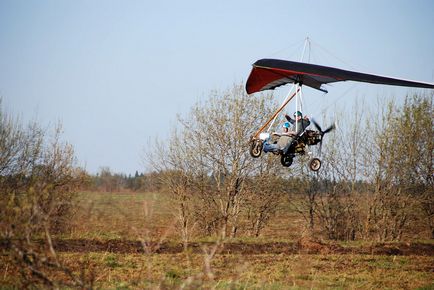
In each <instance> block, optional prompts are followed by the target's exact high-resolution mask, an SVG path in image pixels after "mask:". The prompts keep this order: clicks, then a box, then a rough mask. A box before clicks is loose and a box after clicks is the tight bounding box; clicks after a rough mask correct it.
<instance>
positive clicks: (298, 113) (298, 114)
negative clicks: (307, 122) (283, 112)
mask: <svg viewBox="0 0 434 290" xmlns="http://www.w3.org/2000/svg"><path fill="white" fill-rule="evenodd" d="M298 116H303V114H302V113H301V112H300V111H297V112H295V113H294V117H298Z"/></svg>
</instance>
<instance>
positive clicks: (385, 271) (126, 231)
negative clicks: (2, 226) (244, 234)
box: [0, 193, 434, 289]
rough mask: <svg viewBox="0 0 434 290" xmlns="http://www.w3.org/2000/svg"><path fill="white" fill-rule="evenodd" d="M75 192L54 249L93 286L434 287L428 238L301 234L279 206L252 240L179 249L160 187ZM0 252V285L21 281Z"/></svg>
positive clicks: (204, 241) (297, 218) (289, 214)
mask: <svg viewBox="0 0 434 290" xmlns="http://www.w3.org/2000/svg"><path fill="white" fill-rule="evenodd" d="M80 200H81V204H80V209H79V211H78V212H77V213H76V218H75V219H74V223H73V226H72V228H71V230H70V231H69V232H67V233H64V234H62V235H61V236H57V237H54V239H55V241H56V242H55V248H56V249H57V251H58V255H59V257H60V258H61V260H62V261H63V263H64V264H65V265H66V266H67V267H69V268H71V269H73V270H74V271H75V272H76V273H79V272H80V271H82V270H84V273H83V275H84V276H85V277H87V278H90V277H93V279H94V281H95V282H94V286H95V287H96V288H101V289H143V288H162V289H172V288H175V289H177V288H182V289H197V288H202V289H210V288H211V289H325V288H328V289H362V288H363V289H434V282H433V281H434V252H433V249H434V248H433V243H432V241H431V242H430V241H426V242H424V243H422V244H421V245H419V246H420V250H421V251H420V252H419V250H418V249H413V248H412V246H411V245H410V244H408V245H407V248H405V247H402V248H399V247H400V246H405V244H402V245H399V244H396V245H394V244H387V245H373V244H369V243H366V242H365V243H363V242H357V243H339V244H333V243H330V242H328V243H325V244H321V243H315V242H311V241H305V242H303V239H301V236H302V233H301V232H300V231H301V229H302V218H301V217H300V216H297V215H296V214H295V213H293V212H290V211H289V210H288V209H287V208H283V209H284V210H282V211H281V212H279V215H278V216H277V217H275V218H274V219H273V220H272V221H271V224H270V226H269V227H268V228H267V229H266V230H265V231H264V233H263V235H262V236H261V237H259V238H238V239H236V240H227V241H223V242H215V241H214V240H213V239H203V238H197V239H195V240H193V241H191V247H189V248H187V250H183V248H182V244H181V243H180V241H179V237H178V235H177V232H176V230H175V229H174V227H173V223H174V218H173V214H172V213H173V211H174V210H175V209H173V208H172V207H171V206H170V201H169V199H168V198H167V196H165V195H162V194H153V193H81V194H80ZM300 239H301V241H302V243H301V244H300ZM139 240H141V241H142V242H144V243H140V242H137V241H139ZM160 240H161V241H162V243H161V244H159V243H158V241H160ZM150 241H153V242H154V243H155V244H152V245H150V244H146V242H150ZM155 245H157V246H155ZM404 249H407V250H404ZM213 250H216V254H215V255H212V254H211V253H212V251H213ZM2 253H3V255H2V258H1V261H0V288H5V287H6V288H10V287H11V286H15V287H17V288H19V287H20V286H21V285H20V283H19V282H18V280H19V276H18V269H15V268H14V266H13V265H14V264H13V263H12V261H11V260H10V257H9V256H8V255H7V251H5V250H3V252H2ZM58 278H60V279H61V278H62V276H61V274H59V277H58Z"/></svg>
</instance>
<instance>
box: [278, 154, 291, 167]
mask: <svg viewBox="0 0 434 290" xmlns="http://www.w3.org/2000/svg"><path fill="white" fill-rule="evenodd" d="M280 163H281V164H282V165H283V166H285V167H289V166H291V164H292V156H289V155H284V154H283V155H282V157H280Z"/></svg>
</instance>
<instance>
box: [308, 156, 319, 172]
mask: <svg viewBox="0 0 434 290" xmlns="http://www.w3.org/2000/svg"><path fill="white" fill-rule="evenodd" d="M309 168H310V170H312V171H315V172H316V171H318V170H319V169H320V168H321V160H319V159H318V158H312V159H311V160H310V161H309Z"/></svg>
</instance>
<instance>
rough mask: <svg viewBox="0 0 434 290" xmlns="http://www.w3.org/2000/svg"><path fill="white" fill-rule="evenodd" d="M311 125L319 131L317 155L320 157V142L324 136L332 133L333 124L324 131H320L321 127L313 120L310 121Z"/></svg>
mask: <svg viewBox="0 0 434 290" xmlns="http://www.w3.org/2000/svg"><path fill="white" fill-rule="evenodd" d="M312 123H313V124H314V126H315V128H316V129H317V130H318V131H319V134H320V135H321V141H320V142H319V154H320V155H321V149H322V140H323V138H324V135H325V134H327V133H329V132H331V131H333V130H334V129H335V128H336V125H335V124H332V125H331V126H330V127H328V128H327V129H325V130H324V131H323V130H322V129H321V126H320V125H319V124H318V123H317V122H315V120H313V119H312Z"/></svg>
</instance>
